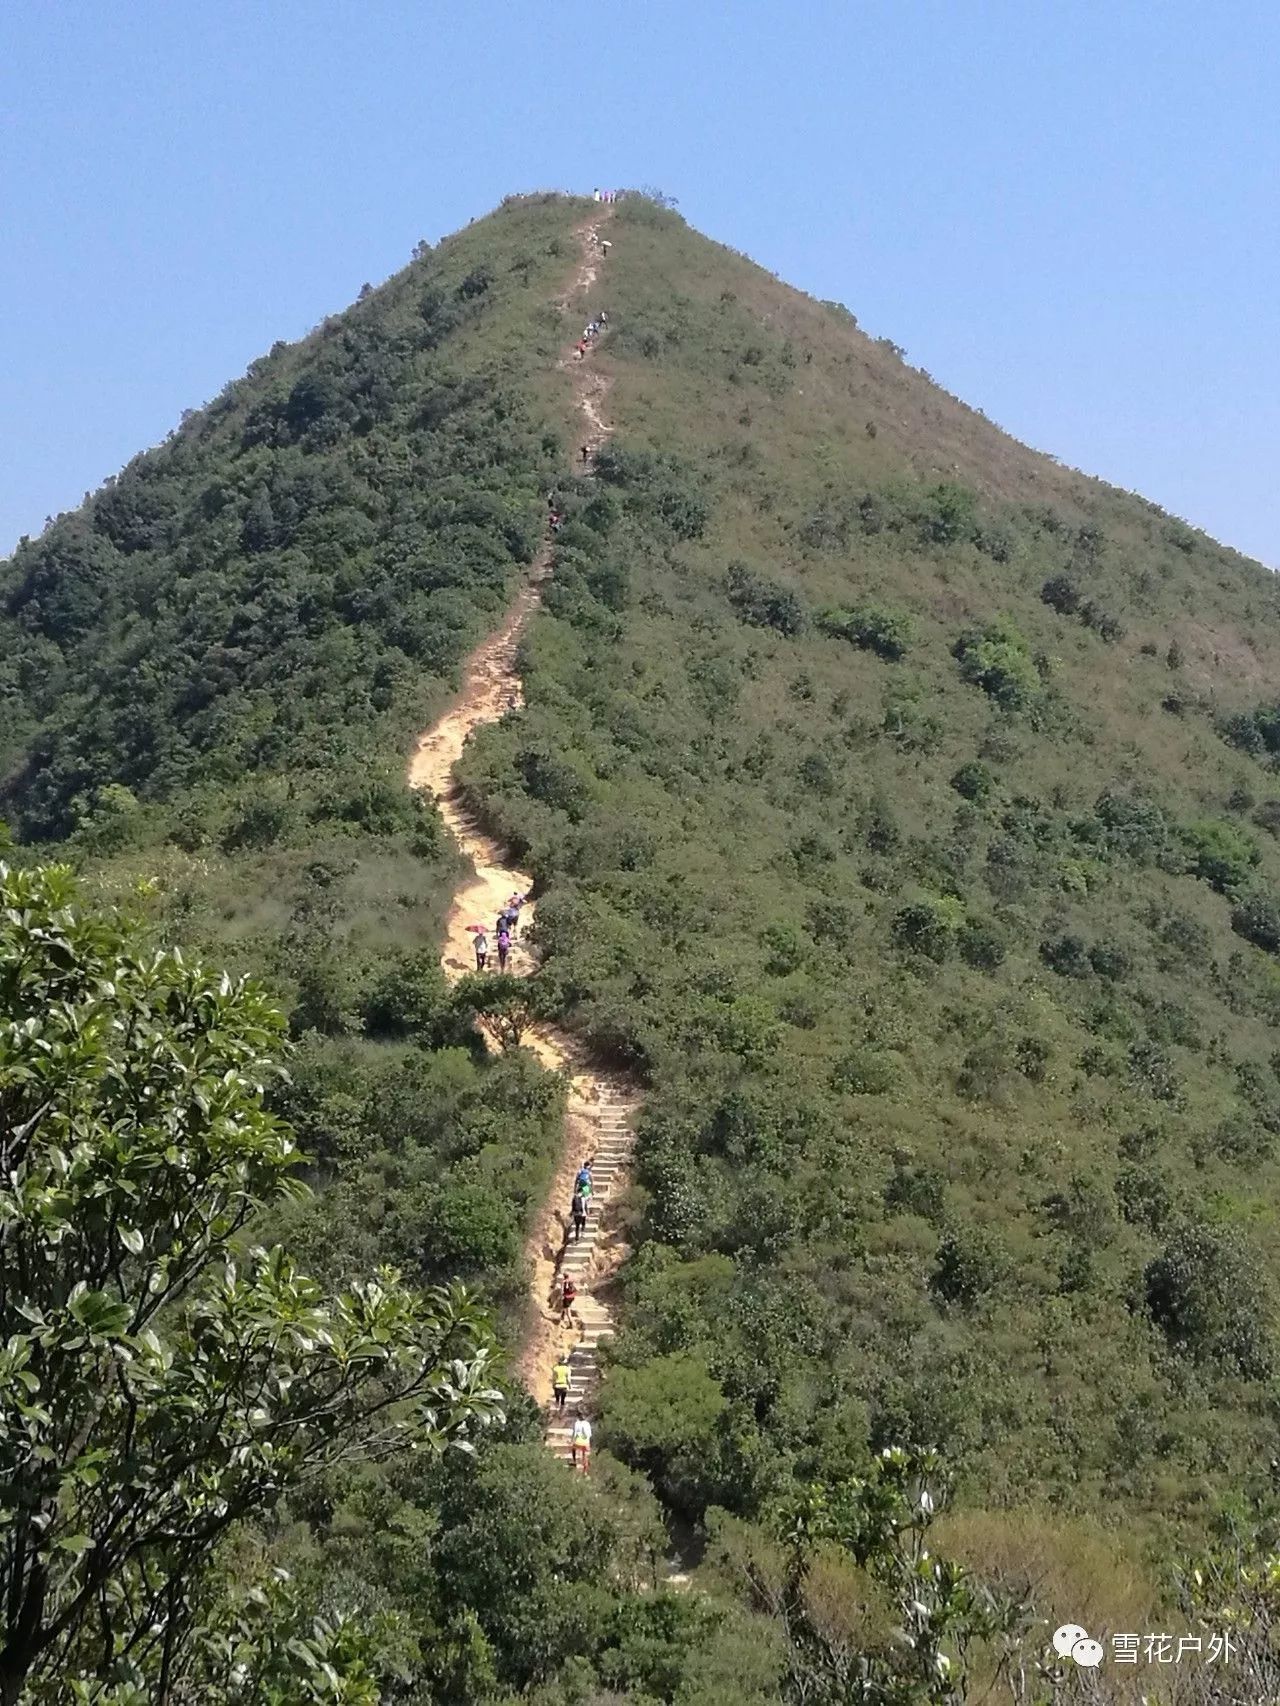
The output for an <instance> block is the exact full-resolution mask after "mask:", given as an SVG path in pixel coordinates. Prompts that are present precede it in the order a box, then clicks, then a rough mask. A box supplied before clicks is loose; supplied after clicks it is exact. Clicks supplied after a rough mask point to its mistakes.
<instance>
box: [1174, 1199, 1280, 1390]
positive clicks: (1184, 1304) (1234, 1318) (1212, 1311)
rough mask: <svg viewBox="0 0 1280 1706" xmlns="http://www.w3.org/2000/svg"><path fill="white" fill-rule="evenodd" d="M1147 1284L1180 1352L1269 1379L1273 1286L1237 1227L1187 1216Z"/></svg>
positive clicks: (1257, 1377)
mask: <svg viewBox="0 0 1280 1706" xmlns="http://www.w3.org/2000/svg"><path fill="white" fill-rule="evenodd" d="M1143 1285H1144V1290H1145V1295H1146V1304H1147V1308H1148V1310H1149V1311H1150V1313H1151V1318H1152V1320H1153V1321H1154V1322H1155V1324H1156V1325H1157V1326H1158V1327H1159V1328H1160V1329H1161V1331H1162V1332H1163V1333H1164V1335H1165V1337H1166V1338H1167V1339H1168V1340H1169V1343H1170V1344H1171V1346H1172V1347H1173V1348H1174V1349H1175V1350H1179V1351H1183V1352H1185V1353H1187V1354H1188V1355H1190V1356H1192V1357H1195V1358H1197V1359H1199V1360H1202V1361H1207V1362H1217V1363H1219V1364H1222V1365H1223V1366H1225V1367H1227V1368H1229V1369H1231V1370H1233V1371H1234V1372H1238V1373H1240V1374H1242V1375H1244V1376H1245V1377H1246V1378H1249V1379H1255V1380H1260V1379H1265V1378H1266V1377H1267V1376H1268V1374H1269V1373H1270V1370H1271V1368H1272V1364H1273V1352H1272V1345H1271V1340H1270V1332H1269V1325H1268V1323H1269V1321H1270V1315H1271V1312H1270V1306H1269V1288H1268V1285H1267V1282H1266V1280H1265V1278H1264V1275H1263V1272H1262V1269H1261V1266H1260V1264H1259V1262H1258V1259H1257V1256H1256V1254H1255V1253H1254V1252H1253V1250H1251V1249H1250V1248H1249V1246H1248V1245H1247V1244H1246V1243H1245V1242H1244V1239H1243V1237H1242V1236H1241V1235H1240V1234H1239V1233H1238V1232H1236V1231H1234V1230H1230V1229H1227V1228H1220V1227H1215V1226H1210V1225H1209V1224H1208V1223H1207V1222H1205V1221H1200V1220H1188V1221H1183V1222H1182V1223H1181V1224H1179V1225H1177V1226H1175V1227H1174V1228H1173V1230H1172V1231H1171V1232H1170V1233H1169V1234H1168V1236H1167V1237H1166V1239H1165V1243H1164V1248H1163V1249H1162V1250H1161V1251H1160V1253H1159V1254H1158V1255H1157V1256H1155V1257H1154V1258H1153V1259H1152V1261H1150V1262H1149V1263H1148V1264H1147V1268H1146V1271H1145V1273H1144V1275H1143Z"/></svg>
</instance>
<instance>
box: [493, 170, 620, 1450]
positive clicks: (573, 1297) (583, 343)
mask: <svg viewBox="0 0 1280 1706" xmlns="http://www.w3.org/2000/svg"><path fill="white" fill-rule="evenodd" d="M595 199H596V200H597V201H606V202H611V201H615V200H616V199H617V192H616V191H614V190H597V191H596V192H595ZM591 236H592V241H593V242H594V243H596V244H597V245H598V246H599V249H600V253H601V255H602V256H607V255H608V253H609V249H610V244H609V243H608V242H601V240H600V236H599V233H598V232H595V231H593V232H592V234H591ZM608 326H609V315H608V311H607V310H606V309H604V308H602V309H601V310H600V312H599V313H598V314H597V315H596V316H595V318H594V319H592V320H589V321H588V322H587V324H586V325H585V326H584V327H583V330H582V336H581V337H580V338H579V339H578V341H577V343H576V344H575V345H574V359H575V360H577V361H581V360H583V358H584V357H585V356H586V353H587V351H588V350H589V349H591V348H593V347H594V345H595V343H596V340H597V339H598V338H599V337H601V335H602V334H603V333H604V332H605V331H607V330H608ZM580 454H581V460H582V465H583V467H584V468H586V467H587V466H588V465H589V464H590V461H591V446H590V445H589V444H584V445H583V446H582V448H581V452H580ZM547 509H548V512H549V513H548V518H547V519H548V525H549V526H550V529H551V531H552V533H559V531H560V529H561V527H562V526H563V524H564V512H563V510H562V509H561V508H560V505H559V500H558V499H557V497H556V494H555V493H554V492H552V493H550V494H549V496H548V498H547ZM520 899H521V897H520V896H517V895H513V896H512V897H511V903H516V917H517V918H518V917H519V904H518V903H519V901H520ZM511 903H508V905H509V906H510V904H511ZM502 922H503V921H502V919H501V918H499V920H498V927H499V936H498V956H499V964H500V965H504V964H505V963H506V962H505V959H504V958H503V954H502V935H501V929H502ZM477 963H479V948H478V945H477ZM591 1192H592V1181H591V1158H590V1156H588V1157H587V1159H586V1160H585V1161H584V1162H583V1163H582V1165H581V1167H579V1169H578V1172H577V1176H576V1177H575V1178H574V1181H573V1197H572V1200H571V1201H570V1204H569V1221H570V1226H571V1228H572V1232H573V1240H574V1243H575V1244H576V1243H577V1242H578V1241H579V1240H580V1239H581V1237H582V1234H583V1233H584V1232H585V1231H586V1227H587V1205H588V1203H589V1202H590V1200H591ZM559 1301H560V1325H561V1327H562V1328H563V1327H565V1326H567V1325H569V1324H570V1323H571V1322H572V1320H573V1316H574V1305H575V1304H576V1303H577V1301H578V1287H577V1283H576V1282H575V1280H574V1278H573V1276H572V1275H571V1274H565V1275H564V1276H563V1277H562V1279H561V1283H560V1300H559ZM571 1381H572V1370H571V1369H570V1366H569V1351H568V1349H567V1348H565V1349H563V1350H562V1351H561V1352H560V1355H559V1356H558V1357H557V1359H556V1363H555V1366H554V1367H553V1369H552V1371H551V1400H552V1403H553V1404H554V1406H555V1408H556V1410H557V1411H563V1410H564V1407H565V1405H566V1403H567V1402H568V1399H569V1387H570V1384H571ZM569 1456H570V1459H571V1461H572V1463H573V1466H574V1468H575V1469H581V1471H582V1473H583V1474H584V1475H585V1474H588V1473H589V1472H590V1468H591V1423H590V1421H589V1419H588V1417H587V1414H586V1411H585V1410H583V1409H581V1408H579V1409H577V1410H575V1412H574V1417H573V1426H572V1428H571V1429H570V1432H569Z"/></svg>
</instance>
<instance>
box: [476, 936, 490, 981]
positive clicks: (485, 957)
mask: <svg viewBox="0 0 1280 1706" xmlns="http://www.w3.org/2000/svg"><path fill="white" fill-rule="evenodd" d="M488 963H489V938H488V937H487V936H486V935H485V933H484V931H483V930H477V931H476V970H477V971H483V970H484V968H485V967H486V966H487V965H488Z"/></svg>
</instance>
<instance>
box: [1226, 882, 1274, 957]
mask: <svg viewBox="0 0 1280 1706" xmlns="http://www.w3.org/2000/svg"><path fill="white" fill-rule="evenodd" d="M1231 928H1232V929H1233V930H1234V931H1235V933H1236V935H1237V936H1243V937H1244V938H1245V940H1246V941H1247V942H1252V943H1254V944H1255V946H1257V947H1259V948H1264V949H1265V950H1266V952H1267V953H1269V954H1280V897H1277V896H1276V895H1275V894H1274V893H1273V892H1272V891H1271V890H1270V889H1255V890H1254V891H1253V893H1252V894H1248V895H1245V896H1244V898H1243V899H1242V900H1241V901H1240V903H1239V905H1238V906H1236V907H1235V909H1234V910H1233V912H1232V914H1231Z"/></svg>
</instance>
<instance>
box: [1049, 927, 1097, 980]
mask: <svg viewBox="0 0 1280 1706" xmlns="http://www.w3.org/2000/svg"><path fill="white" fill-rule="evenodd" d="M1040 958H1041V959H1042V960H1043V961H1044V963H1045V964H1046V965H1047V966H1048V967H1049V969H1050V970H1051V971H1056V972H1057V974H1058V976H1059V977H1088V976H1089V973H1090V972H1091V971H1092V970H1093V962H1092V960H1091V959H1090V957H1089V944H1088V943H1087V942H1086V941H1085V940H1084V938H1083V937H1082V936H1074V935H1071V934H1070V933H1064V934H1063V935H1061V936H1050V937H1049V938H1048V939H1047V940H1046V941H1043V942H1041V944H1040Z"/></svg>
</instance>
